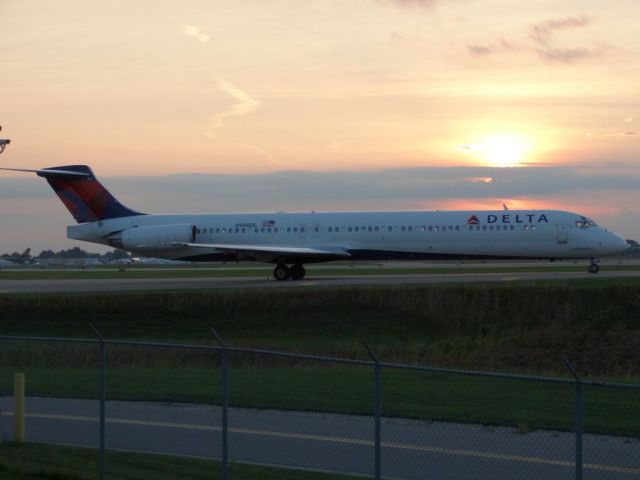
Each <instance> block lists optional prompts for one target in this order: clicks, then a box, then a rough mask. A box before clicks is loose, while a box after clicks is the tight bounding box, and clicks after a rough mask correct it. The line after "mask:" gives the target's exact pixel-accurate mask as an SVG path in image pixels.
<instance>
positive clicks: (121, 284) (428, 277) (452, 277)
mask: <svg viewBox="0 0 640 480" xmlns="http://www.w3.org/2000/svg"><path fill="white" fill-rule="evenodd" d="M624 277H640V271H637V272H616V271H601V272H600V273H598V274H597V278H624ZM586 278H596V275H594V274H590V273H587V272H586V271H585V272H522V273H513V272H510V273H464V274H408V275H349V276H319V277H313V276H309V277H307V278H306V279H304V280H289V281H286V282H278V281H276V280H274V279H272V278H271V277H267V276H264V277H210V278H207V277H194V278H145V279H133V278H132V279H127V278H118V279H62V280H0V294H2V293H4V294H8V293H63V292H114V291H134V290H189V289H209V288H272V287H279V288H304V287H316V286H317V287H322V286H326V287H329V286H344V285H404V284H406V285H409V284H412V285H416V284H434V283H480V282H503V283H506V282H515V281H520V280H560V279H569V280H570V279H586Z"/></svg>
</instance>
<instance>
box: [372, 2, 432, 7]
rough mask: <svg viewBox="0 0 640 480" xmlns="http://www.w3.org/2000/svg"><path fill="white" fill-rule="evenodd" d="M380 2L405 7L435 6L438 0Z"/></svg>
mask: <svg viewBox="0 0 640 480" xmlns="http://www.w3.org/2000/svg"><path fill="white" fill-rule="evenodd" d="M377 1H378V2H379V3H385V4H387V5H393V6H397V7H403V8H433V7H435V6H436V4H437V3H438V0H377Z"/></svg>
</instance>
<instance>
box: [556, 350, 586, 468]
mask: <svg viewBox="0 0 640 480" xmlns="http://www.w3.org/2000/svg"><path fill="white" fill-rule="evenodd" d="M561 358H562V361H563V362H564V364H565V366H566V367H567V369H568V370H569V372H571V375H573V378H575V379H576V405H575V423H576V480H582V469H583V458H582V456H583V450H582V432H583V431H584V394H583V391H582V379H581V378H580V376H579V375H578V372H576V369H575V368H573V365H571V363H570V362H569V360H568V359H567V357H565V356H564V355H563V356H562V357H561Z"/></svg>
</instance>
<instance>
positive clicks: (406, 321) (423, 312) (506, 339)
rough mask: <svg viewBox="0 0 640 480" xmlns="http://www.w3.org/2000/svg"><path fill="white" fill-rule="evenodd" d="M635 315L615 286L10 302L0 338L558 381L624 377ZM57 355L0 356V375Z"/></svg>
mask: <svg viewBox="0 0 640 480" xmlns="http://www.w3.org/2000/svg"><path fill="white" fill-rule="evenodd" d="M597 281H598V282H601V280H597ZM638 311H640V284H633V283H626V282H624V281H618V282H616V283H615V284H602V283H597V284H593V283H592V284H582V285H580V286H573V285H570V284H543V285H533V284H513V285H495V284H494V285H459V286H456V285H426V286H425V285H422V286H391V287H382V286H380V287H343V288H323V289H307V288H305V289H282V290H280V289H277V290H273V289H255V290H214V291H199V292H146V293H109V294H95V293H92V294H69V295H64V294H63V295H55V294H48V295H11V296H0V312H1V315H2V321H1V322H0V334H12V335H52V336H73V337H92V336H93V333H92V332H91V330H90V328H89V325H88V324H89V322H91V323H93V324H94V325H95V326H96V327H97V328H98V329H99V330H100V331H101V332H102V334H103V335H105V336H106V337H109V338H137V339H155V340H163V341H177V342H192V343H214V340H213V338H212V335H211V333H210V332H209V326H214V327H215V328H216V329H217V330H218V332H219V333H220V334H221V335H222V336H223V338H224V339H225V340H226V341H227V342H228V343H229V344H231V345H236V346H250V347H261V348H271V349H284V350H289V351H296V352H305V353H316V354H326V355H337V356H347V357H355V358H368V354H367V352H366V350H365V349H364V347H363V344H362V342H363V341H366V342H367V343H368V344H369V345H370V346H371V347H372V348H373V349H374V351H375V352H376V353H377V354H378V355H379V356H380V358H382V359H383V360H385V361H390V362H391V361H402V362H411V363H420V364H431V365H440V366H455V367H465V368H481V369H498V370H509V371H525V372H556V373H558V372H564V370H565V367H564V365H563V364H562V362H561V361H560V355H562V354H564V355H567V356H568V357H569V358H570V359H571V361H572V362H573V363H574V364H575V365H576V367H577V368H578V370H579V371H580V372H581V374H583V375H599V376H618V377H625V376H628V377H633V376H637V375H638V374H640V348H639V345H640V316H639V315H638V314H637V312H638ZM55 348H57V347H53V346H47V347H46V348H45V347H44V346H43V345H41V346H40V347H39V349H40V353H38V354H35V355H34V353H33V352H30V353H29V355H22V356H20V354H19V352H18V353H16V352H15V351H12V352H11V353H10V354H9V353H8V352H7V349H6V346H5V348H3V349H0V365H2V364H3V363H4V364H7V363H6V362H8V361H14V360H15V359H16V358H22V359H23V361H25V362H27V363H25V365H27V366H29V365H35V363H34V362H37V361H40V362H42V361H43V360H42V357H43V356H44V355H47V357H48V358H47V361H49V362H51V361H55V357H56V356H57V355H58V353H56V351H55ZM50 349H54V351H53V352H52V351H50ZM60 355H63V356H68V353H63V354H60ZM167 355H169V356H170V355H171V354H167ZM12 359H14V360H12ZM15 361H17V360H15ZM12 364H15V363H12Z"/></svg>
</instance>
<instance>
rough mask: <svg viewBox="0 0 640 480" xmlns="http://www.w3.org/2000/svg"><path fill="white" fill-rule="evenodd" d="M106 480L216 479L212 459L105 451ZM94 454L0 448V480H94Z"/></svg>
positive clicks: (262, 473) (251, 474)
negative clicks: (151, 479)
mask: <svg viewBox="0 0 640 480" xmlns="http://www.w3.org/2000/svg"><path fill="white" fill-rule="evenodd" d="M105 460H106V463H105V465H106V468H105V476H106V478H108V479H109V480H147V479H149V478H153V479H154V480H181V479H184V480H198V479H211V478H221V463H220V462H217V461H213V460H205V459H197V458H186V457H174V456H165V455H151V454H141V453H123V452H113V451H107V453H106V459H105ZM98 462H99V460H98V451H97V450H92V449H87V448H79V447H66V446H54V445H42V444H17V443H11V442H7V443H3V444H0V480H36V479H37V480H93V479H95V478H97V472H98ZM353 478H354V477H350V476H345V475H332V474H326V473H314V472H307V471H301V470H290V469H280V468H271V467H269V468H267V467H260V466H255V465H242V464H235V463H232V464H230V468H229V479H230V480H348V479H353Z"/></svg>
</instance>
